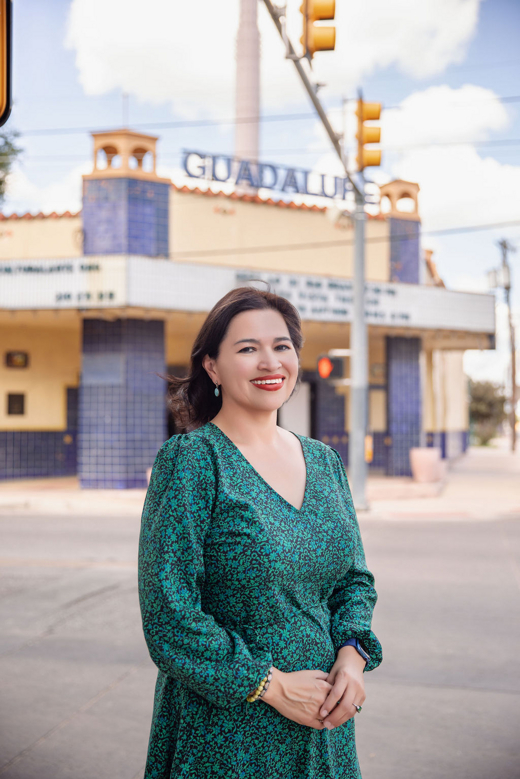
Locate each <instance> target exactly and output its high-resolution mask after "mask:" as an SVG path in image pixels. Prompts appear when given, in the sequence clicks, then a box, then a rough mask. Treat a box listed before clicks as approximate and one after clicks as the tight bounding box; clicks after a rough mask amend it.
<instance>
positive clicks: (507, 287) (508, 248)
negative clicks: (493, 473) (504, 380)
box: [498, 238, 518, 452]
mask: <svg viewBox="0 0 520 779" xmlns="http://www.w3.org/2000/svg"><path fill="white" fill-rule="evenodd" d="M498 245H499V246H500V249H501V251H502V284H503V287H504V291H505V293H506V304H507V316H508V320H509V339H510V343H511V415H510V425H511V451H512V452H514V451H515V450H516V400H517V397H518V395H517V391H516V343H515V341H516V339H515V325H514V322H513V315H512V312H511V268H510V266H509V262H508V253H509V252H515V251H516V248H515V247H514V246H512V245H511V244H510V243H509V242H508V241H507V240H506V239H505V238H503V239H502V240H501V241H499V242H498Z"/></svg>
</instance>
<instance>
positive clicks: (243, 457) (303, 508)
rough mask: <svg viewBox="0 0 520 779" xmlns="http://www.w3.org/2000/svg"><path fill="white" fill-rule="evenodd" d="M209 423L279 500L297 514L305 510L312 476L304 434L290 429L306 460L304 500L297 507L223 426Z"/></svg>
mask: <svg viewBox="0 0 520 779" xmlns="http://www.w3.org/2000/svg"><path fill="white" fill-rule="evenodd" d="M207 424H208V425H211V426H212V428H214V429H216V430H218V432H219V433H220V435H221V436H223V437H224V439H225V440H226V441H228V442H229V444H230V445H231V447H232V448H233V450H234V451H236V452H237V453H238V456H239V457H241V458H242V460H244V461H245V462H246V463H247V465H248V466H249V468H250V470H251V471H253V473H255V474H256V476H257V478H258V479H260V481H261V482H262V483H263V484H265V485H266V486H267V487H268V488H269V490H270V491H271V492H272V493H274V494H275V495H276V496H277V497H278V498H279V500H281V501H282V502H283V503H284V504H285V505H286V506H290V508H291V509H292V510H293V511H295V512H296V513H297V514H302V513H303V512H304V511H305V508H306V505H307V498H308V495H309V488H310V478H309V476H310V474H309V466H310V461H309V458H308V457H307V453H306V450H305V443H304V441H305V437H304V436H301V435H299V434H298V433H293V431H292V430H289V431H288V432H289V433H292V435H294V436H295V437H296V438H297V439H298V440H299V442H300V446H301V448H302V452H303V459H304V460H305V490H304V493H303V502H302V505H301V506H300V508H296V506H295V505H294V504H293V503H291V502H290V501H288V500H287V499H286V498H284V497H283V495H280V493H279V492H278V491H277V490H275V488H274V487H273V486H272V485H271V484H269V482H268V481H267V480H266V479H264V477H263V476H262V475H261V474H260V473H259V472H258V471H257V469H256V468H255V466H254V465H253V464H252V463H251V462H250V461H249V460H248V459H247V457H246V456H245V454H244V453H243V452H242V451H240V449H239V448H238V446H237V445H236V444H235V442H234V441H232V440H231V438H230V437H229V436H228V435H226V433H224V431H223V430H221V428H220V427H219V426H218V425H216V424H215V423H214V422H211V421H210V422H208V423H207Z"/></svg>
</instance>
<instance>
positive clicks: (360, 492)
mask: <svg viewBox="0 0 520 779" xmlns="http://www.w3.org/2000/svg"><path fill="white" fill-rule="evenodd" d="M354 220H355V232H354V317H353V320H352V325H351V330H350V333H351V335H350V348H351V350H352V359H351V361H350V370H351V376H350V420H349V421H350V425H349V427H350V434H349V447H348V451H349V471H350V478H351V481H352V497H353V499H354V503H355V505H356V508H357V509H358V508H359V509H367V508H368V503H367V499H366V478H367V463H366V460H365V435H366V428H367V418H368V403H367V397H368V336H367V325H366V321H365V198H364V196H363V194H361V193H357V192H356V210H355V213H354Z"/></svg>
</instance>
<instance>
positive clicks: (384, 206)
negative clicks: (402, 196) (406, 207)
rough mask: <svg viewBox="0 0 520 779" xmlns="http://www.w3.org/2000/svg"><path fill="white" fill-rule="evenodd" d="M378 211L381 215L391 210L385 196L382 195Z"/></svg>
mask: <svg viewBox="0 0 520 779" xmlns="http://www.w3.org/2000/svg"><path fill="white" fill-rule="evenodd" d="M380 209H381V213H382V214H389V213H390V211H391V210H392V203H391V202H390V198H389V197H388V196H387V195H383V197H382V198H381V203H380Z"/></svg>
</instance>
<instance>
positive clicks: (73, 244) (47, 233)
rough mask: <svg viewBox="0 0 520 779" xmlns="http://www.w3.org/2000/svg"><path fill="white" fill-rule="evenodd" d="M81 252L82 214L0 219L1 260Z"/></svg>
mask: <svg viewBox="0 0 520 779" xmlns="http://www.w3.org/2000/svg"><path fill="white" fill-rule="evenodd" d="M82 254H83V238H82V222H81V217H80V216H72V217H71V216H61V217H43V218H41V217H36V218H32V219H24V218H22V219H5V220H3V221H1V222H0V260H14V259H20V260H26V259H42V258H45V257H51V258H54V257H56V259H65V258H68V257H81V255H82Z"/></svg>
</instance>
